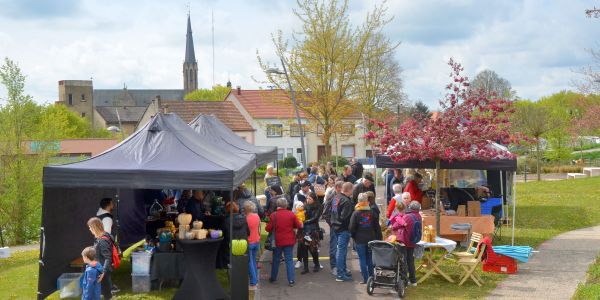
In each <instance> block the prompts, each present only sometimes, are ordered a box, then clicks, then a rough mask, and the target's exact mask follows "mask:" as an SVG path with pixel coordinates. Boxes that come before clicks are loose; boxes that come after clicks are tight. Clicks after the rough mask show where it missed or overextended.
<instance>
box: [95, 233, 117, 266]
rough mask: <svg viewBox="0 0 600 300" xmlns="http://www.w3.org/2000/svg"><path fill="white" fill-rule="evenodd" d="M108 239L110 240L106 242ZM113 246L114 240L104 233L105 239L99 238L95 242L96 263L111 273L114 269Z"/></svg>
mask: <svg viewBox="0 0 600 300" xmlns="http://www.w3.org/2000/svg"><path fill="white" fill-rule="evenodd" d="M106 237H108V239H109V240H106ZM112 245H113V238H112V236H110V234H108V233H106V232H105V233H104V235H103V237H100V238H97V239H96V241H94V248H95V250H96V261H97V262H98V263H99V264H101V265H102V267H103V268H104V270H105V272H110V271H112V269H113V266H112Z"/></svg>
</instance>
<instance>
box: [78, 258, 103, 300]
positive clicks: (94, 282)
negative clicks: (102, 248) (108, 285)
mask: <svg viewBox="0 0 600 300" xmlns="http://www.w3.org/2000/svg"><path fill="white" fill-rule="evenodd" d="M81 256H82V257H83V262H84V263H85V264H86V267H85V273H83V276H82V278H81V291H82V294H81V299H82V300H100V276H101V275H102V273H103V272H104V270H103V268H102V265H101V264H99V263H98V262H97V261H96V260H95V259H96V249H94V247H87V248H85V249H83V251H82V252H81Z"/></svg>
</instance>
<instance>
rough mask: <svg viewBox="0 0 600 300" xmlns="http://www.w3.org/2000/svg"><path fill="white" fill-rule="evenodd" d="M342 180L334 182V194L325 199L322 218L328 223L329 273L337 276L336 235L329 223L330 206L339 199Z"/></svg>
mask: <svg viewBox="0 0 600 300" xmlns="http://www.w3.org/2000/svg"><path fill="white" fill-rule="evenodd" d="M343 185H344V181H342V180H338V181H336V182H335V195H334V196H333V197H331V199H329V200H327V201H325V203H324V204H323V220H325V222H326V223H327V225H329V266H330V267H331V273H332V274H333V275H336V276H337V270H336V267H335V260H336V256H337V235H336V234H335V230H333V226H332V225H331V210H332V209H331V208H332V206H334V205H337V204H336V203H337V202H338V201H339V200H340V196H341V194H342V186H343Z"/></svg>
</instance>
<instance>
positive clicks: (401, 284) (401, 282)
mask: <svg viewBox="0 0 600 300" xmlns="http://www.w3.org/2000/svg"><path fill="white" fill-rule="evenodd" d="M405 288H406V286H405V285H404V280H402V279H400V280H398V283H397V285H396V292H398V297H400V298H404V296H406V290H405Z"/></svg>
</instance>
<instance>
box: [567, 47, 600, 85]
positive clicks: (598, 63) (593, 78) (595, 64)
mask: <svg viewBox="0 0 600 300" xmlns="http://www.w3.org/2000/svg"><path fill="white" fill-rule="evenodd" d="M587 51H588V52H589V53H590V56H591V57H592V63H591V64H590V65H587V66H585V67H582V68H580V69H579V70H576V71H575V73H579V74H580V75H581V76H582V77H583V78H581V79H574V80H573V82H572V83H573V85H574V86H575V87H577V89H578V90H579V92H581V93H582V94H594V93H595V94H600V50H595V49H589V50H587Z"/></svg>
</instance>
